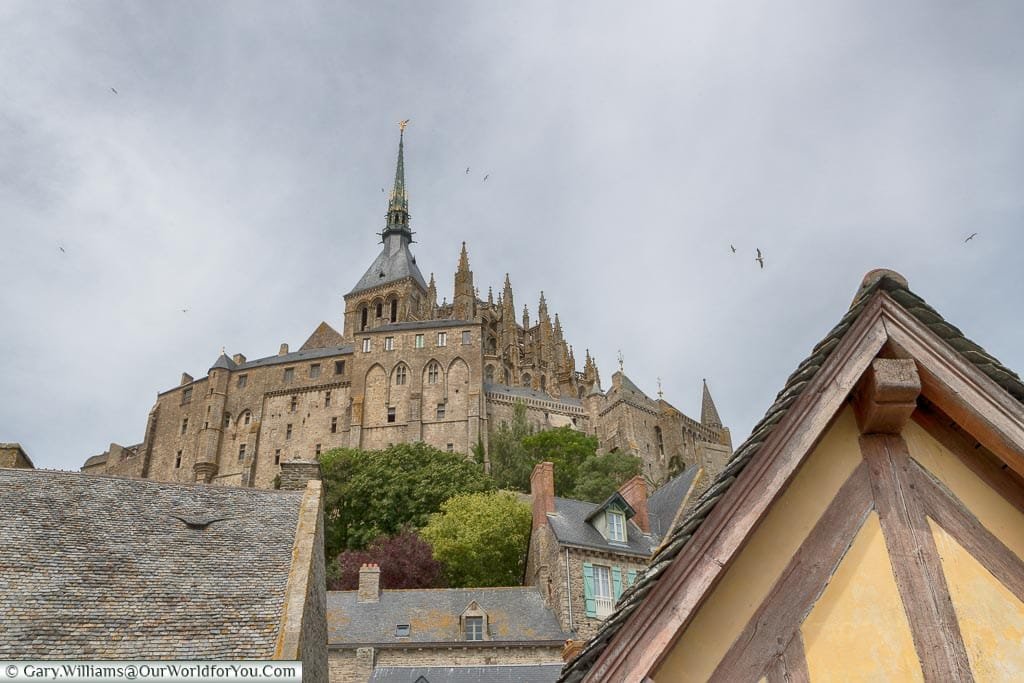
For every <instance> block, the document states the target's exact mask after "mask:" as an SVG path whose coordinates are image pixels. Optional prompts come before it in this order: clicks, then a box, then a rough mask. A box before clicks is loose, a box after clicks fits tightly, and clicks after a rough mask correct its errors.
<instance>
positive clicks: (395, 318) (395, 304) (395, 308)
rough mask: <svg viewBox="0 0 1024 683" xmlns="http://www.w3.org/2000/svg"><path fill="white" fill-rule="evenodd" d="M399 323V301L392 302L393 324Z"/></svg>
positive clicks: (393, 300)
mask: <svg viewBox="0 0 1024 683" xmlns="http://www.w3.org/2000/svg"><path fill="white" fill-rule="evenodd" d="M397 321H398V299H392V300H391V322H397Z"/></svg>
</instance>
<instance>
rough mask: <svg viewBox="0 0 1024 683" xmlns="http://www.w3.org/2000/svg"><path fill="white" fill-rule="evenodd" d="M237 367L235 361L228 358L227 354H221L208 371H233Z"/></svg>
mask: <svg viewBox="0 0 1024 683" xmlns="http://www.w3.org/2000/svg"><path fill="white" fill-rule="evenodd" d="M237 367H238V364H237V363H235V361H233V360H231V359H230V358H228V356H227V354H225V353H222V354H220V355H219V356H217V360H215V361H214V362H213V365H211V366H210V369H211V370H213V369H215V368H222V369H224V370H234V369H235V368H237Z"/></svg>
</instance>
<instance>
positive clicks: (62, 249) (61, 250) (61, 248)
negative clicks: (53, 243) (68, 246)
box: [57, 244, 68, 254]
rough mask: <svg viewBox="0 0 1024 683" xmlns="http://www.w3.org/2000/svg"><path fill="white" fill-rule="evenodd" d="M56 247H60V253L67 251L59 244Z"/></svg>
mask: <svg viewBox="0 0 1024 683" xmlns="http://www.w3.org/2000/svg"><path fill="white" fill-rule="evenodd" d="M57 248H58V249H60V253H62V254H66V253H68V252H66V251H64V247H62V246H60V245H59V244H58V245H57Z"/></svg>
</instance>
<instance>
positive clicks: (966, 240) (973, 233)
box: [964, 232, 978, 242]
mask: <svg viewBox="0 0 1024 683" xmlns="http://www.w3.org/2000/svg"><path fill="white" fill-rule="evenodd" d="M977 234H978V233H976V232H972V233H971V236H970V237H968V238H967V239H965V240H964V242H970V241H971V240H973V239H974V236H975V235H977Z"/></svg>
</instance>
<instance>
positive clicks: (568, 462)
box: [522, 427, 597, 498]
mask: <svg viewBox="0 0 1024 683" xmlns="http://www.w3.org/2000/svg"><path fill="white" fill-rule="evenodd" d="M522 443H523V448H524V449H526V459H527V463H528V467H529V470H532V469H533V466H534V465H536V464H537V463H539V462H550V463H553V464H554V466H555V492H556V493H558V495H560V496H565V497H566V498H572V497H573V496H574V492H575V490H576V479H577V477H578V472H579V468H580V465H582V464H583V462H584V461H585V460H587V459H588V458H592V457H594V454H595V453H596V452H597V437H596V436H588V435H586V434H584V433H583V432H579V431H576V430H575V429H573V428H571V427H558V428H557V429H549V430H546V431H543V432H537V433H536V434H531V435H529V436H527V437H526V438H524V439H523V441H522ZM527 478H529V474H527Z"/></svg>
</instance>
